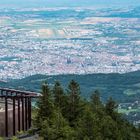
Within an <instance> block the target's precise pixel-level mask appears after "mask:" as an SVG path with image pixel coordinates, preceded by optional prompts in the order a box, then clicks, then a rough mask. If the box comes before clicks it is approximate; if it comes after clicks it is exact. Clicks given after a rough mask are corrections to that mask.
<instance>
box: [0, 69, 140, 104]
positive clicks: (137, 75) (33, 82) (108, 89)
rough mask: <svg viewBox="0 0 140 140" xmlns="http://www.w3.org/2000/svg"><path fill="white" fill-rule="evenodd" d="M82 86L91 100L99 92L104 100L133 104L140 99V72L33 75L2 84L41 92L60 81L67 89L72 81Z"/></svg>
mask: <svg viewBox="0 0 140 140" xmlns="http://www.w3.org/2000/svg"><path fill="white" fill-rule="evenodd" d="M72 79H73V80H75V81H77V82H78V83H79V84H80V86H81V91H82V95H83V96H84V97H86V98H89V97H90V95H91V93H92V91H94V90H96V89H97V90H99V91H100V92H101V97H102V100H103V101H104V100H106V99H107V98H108V97H109V96H112V97H113V98H114V99H115V100H117V101H118V102H126V101H127V102H133V101H136V100H137V99H138V98H140V71H136V72H131V73H126V74H89V75H56V76H47V75H33V76H30V77H26V78H23V79H16V80H10V81H8V82H0V86H1V87H9V88H16V89H22V90H23V89H24V90H30V91H37V92H39V91H40V87H41V84H42V83H43V82H44V81H47V82H48V83H49V84H50V85H53V84H54V81H60V82H61V83H62V85H63V87H64V88H65V89H66V88H67V85H68V82H69V81H70V80H72Z"/></svg>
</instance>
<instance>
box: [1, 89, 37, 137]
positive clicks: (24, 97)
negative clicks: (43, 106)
mask: <svg viewBox="0 0 140 140" xmlns="http://www.w3.org/2000/svg"><path fill="white" fill-rule="evenodd" d="M39 96H40V93H35V92H30V91H20V90H15V89H9V88H0V98H1V99H2V100H3V103H4V106H5V108H4V112H5V128H4V129H5V137H8V136H9V130H8V126H9V122H8V120H9V118H8V116H9V111H8V109H9V108H8V105H10V106H12V107H11V108H12V124H10V125H12V127H13V128H12V131H13V132H12V134H13V135H16V131H17V130H18V131H21V130H23V131H26V130H28V129H29V128H30V127H31V110H32V98H38V97H39ZM11 108H10V110H11ZM16 115H18V116H16ZM16 119H17V120H16ZM16 122H17V125H18V126H17V128H18V129H16Z"/></svg>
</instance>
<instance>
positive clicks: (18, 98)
mask: <svg viewBox="0 0 140 140" xmlns="http://www.w3.org/2000/svg"><path fill="white" fill-rule="evenodd" d="M17 100H18V131H20V97H18V96H17Z"/></svg>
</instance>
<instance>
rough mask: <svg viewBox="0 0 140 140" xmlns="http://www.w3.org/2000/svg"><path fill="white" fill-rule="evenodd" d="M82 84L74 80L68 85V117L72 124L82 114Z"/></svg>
mask: <svg viewBox="0 0 140 140" xmlns="http://www.w3.org/2000/svg"><path fill="white" fill-rule="evenodd" d="M80 93H81V91H80V86H79V84H78V83H77V82H75V81H74V80H72V81H71V82H70V83H69V85H68V105H67V117H68V120H69V122H70V124H71V125H74V121H76V120H77V118H78V117H79V115H80V112H81V109H82V108H81V103H80Z"/></svg>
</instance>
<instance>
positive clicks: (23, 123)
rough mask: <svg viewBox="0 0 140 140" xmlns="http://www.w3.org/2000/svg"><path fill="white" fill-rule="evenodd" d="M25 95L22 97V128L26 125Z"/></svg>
mask: <svg viewBox="0 0 140 140" xmlns="http://www.w3.org/2000/svg"><path fill="white" fill-rule="evenodd" d="M24 111H25V109H24V97H22V130H24V125H25V121H24V120H25V118H24Z"/></svg>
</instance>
